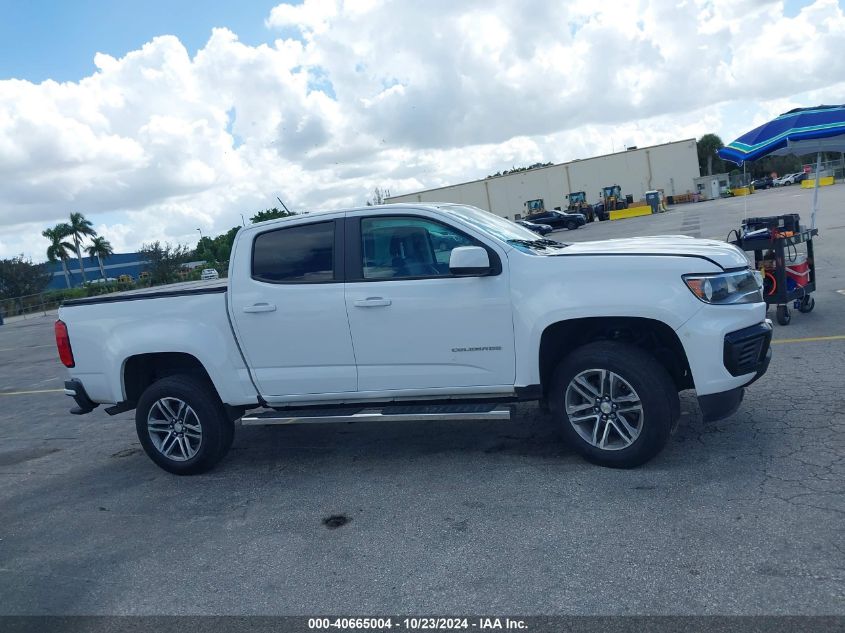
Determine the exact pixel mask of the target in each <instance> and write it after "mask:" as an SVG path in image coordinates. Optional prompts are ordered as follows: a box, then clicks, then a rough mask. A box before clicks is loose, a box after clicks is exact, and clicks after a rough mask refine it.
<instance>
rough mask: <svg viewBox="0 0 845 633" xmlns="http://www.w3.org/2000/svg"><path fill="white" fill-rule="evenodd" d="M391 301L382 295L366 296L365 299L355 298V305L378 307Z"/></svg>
mask: <svg viewBox="0 0 845 633" xmlns="http://www.w3.org/2000/svg"><path fill="white" fill-rule="evenodd" d="M391 303H392V302H391V301H390V299H384V298H383V297H367V298H366V299H356V300H355V307H356V308H378V307H381V306H389V305H390V304H391Z"/></svg>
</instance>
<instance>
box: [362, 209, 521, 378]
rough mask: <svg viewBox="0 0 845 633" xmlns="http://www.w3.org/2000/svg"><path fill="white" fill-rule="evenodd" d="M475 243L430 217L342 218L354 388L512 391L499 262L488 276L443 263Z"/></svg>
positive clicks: (510, 342)
mask: <svg viewBox="0 0 845 633" xmlns="http://www.w3.org/2000/svg"><path fill="white" fill-rule="evenodd" d="M470 245H479V246H485V245H484V244H482V243H480V242H479V241H478V240H477V239H476V238H473V237H471V236H470V235H468V234H467V233H464V232H462V231H461V230H459V229H456V228H455V227H452V226H449V225H446V224H444V223H442V222H440V221H438V220H436V219H434V218H427V217H421V216H415V215H411V214H407V215H399V214H397V215H373V216H371V217H350V218H349V219H348V220H347V285H346V308H347V311H348V313H349V324H350V328H351V330H352V336H353V341H354V344H355V356H356V359H357V363H358V389H359V391H390V390H397V389H401V390H423V391H425V390H429V391H432V392H435V390H439V389H445V390H449V389H455V390H457V391H460V390H461V389H464V388H468V387H498V386H513V381H514V336H513V319H512V316H511V302H510V291H509V286H508V275H507V270H506V268H505V269H504V270H503V265H504V266H505V267H506V266H507V261H506V258H505V257H502V256H500V255H499V254H498V253H497V252H496V250H495V249H493V248H492V247H490V246H486V248H487V249H488V253H489V255H490V257H491V261H492V262H493V263H494V268H495V271H494V274H490V275H486V276H477V277H455V276H453V275H451V274H450V272H449V257H450V254H451V252H452V249H453V248H456V247H458V246H470Z"/></svg>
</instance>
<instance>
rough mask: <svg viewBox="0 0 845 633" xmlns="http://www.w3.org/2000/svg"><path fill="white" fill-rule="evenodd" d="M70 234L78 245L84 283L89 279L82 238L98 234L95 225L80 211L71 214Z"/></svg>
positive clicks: (80, 269) (77, 249)
mask: <svg viewBox="0 0 845 633" xmlns="http://www.w3.org/2000/svg"><path fill="white" fill-rule="evenodd" d="M69 226H70V236H71V237H72V238H73V245H74V246H75V247H76V258H77V259H78V260H79V272H80V274H81V275H82V283H83V284H84V283H85V282H87V281H88V280H87V279H86V278H85V264H83V262H82V248H81V246H82V240H83V239H84V238H85V237H86V236H88V237H94V236H95V235H97V231H95V230H94V225H93V224H91V221H90V220H86V219H85V216H84V215H82V214H81V213H79V212H74V213H71V214H70V223H69Z"/></svg>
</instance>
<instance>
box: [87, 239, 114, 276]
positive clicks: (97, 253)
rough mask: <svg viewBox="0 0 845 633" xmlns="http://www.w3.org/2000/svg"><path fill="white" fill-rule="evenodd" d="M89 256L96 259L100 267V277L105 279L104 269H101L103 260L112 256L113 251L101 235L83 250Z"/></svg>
mask: <svg viewBox="0 0 845 633" xmlns="http://www.w3.org/2000/svg"><path fill="white" fill-rule="evenodd" d="M85 251H86V252H87V253H88V254H89V255H90V256H91V257H96V258H97V263H98V264H99V265H100V277H102V278H103V280H105V279H106V269H105V268H103V260H104V259H106V258H107V257H109V256H110V255H113V254H114V249H113V248H112V247H111V243H110V242H109V241H108V240H107V239H106V238H104V237H103V236H102V235H101V236H99V237H95V238H93V239H92V240H91V246H89V247H88V248H86V249H85Z"/></svg>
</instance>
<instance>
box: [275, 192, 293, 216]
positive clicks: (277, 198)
mask: <svg viewBox="0 0 845 633" xmlns="http://www.w3.org/2000/svg"><path fill="white" fill-rule="evenodd" d="M276 200H278V201H279V204H280V205H282V208H283V209H284V210H285V211H287V212H288V213H290V209H288V208H287V207H286V206H285V203H284V202H282V199H281V198H280V197H279V196H276Z"/></svg>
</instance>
